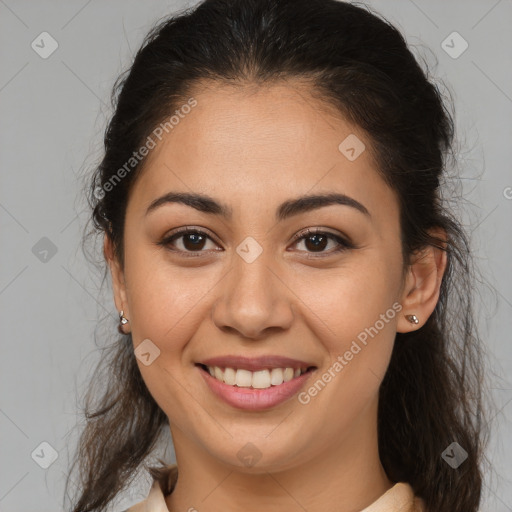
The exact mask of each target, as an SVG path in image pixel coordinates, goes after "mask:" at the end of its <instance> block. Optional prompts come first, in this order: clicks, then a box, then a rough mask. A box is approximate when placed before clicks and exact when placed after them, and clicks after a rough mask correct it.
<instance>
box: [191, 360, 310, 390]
mask: <svg viewBox="0 0 512 512" xmlns="http://www.w3.org/2000/svg"><path fill="white" fill-rule="evenodd" d="M201 367H202V368H203V369H204V370H206V371H208V373H209V374H210V375H211V376H212V377H213V378H215V379H217V380H218V381H220V382H224V383H225V384H228V385H229V386H237V387H240V388H253V389H267V388H269V387H271V386H280V385H281V384H283V382H288V381H290V380H292V379H294V378H297V377H300V376H301V375H302V374H304V373H306V372H307V371H308V368H272V369H266V370H259V371H254V372H253V371H250V370H245V369H242V368H238V369H235V368H224V369H223V368H220V367H219V366H207V365H201Z"/></svg>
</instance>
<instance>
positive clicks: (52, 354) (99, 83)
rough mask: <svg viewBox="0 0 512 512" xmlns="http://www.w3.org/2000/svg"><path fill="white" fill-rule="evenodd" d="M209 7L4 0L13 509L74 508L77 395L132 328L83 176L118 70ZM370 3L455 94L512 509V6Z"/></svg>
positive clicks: (496, 458)
mask: <svg viewBox="0 0 512 512" xmlns="http://www.w3.org/2000/svg"><path fill="white" fill-rule="evenodd" d="M193 3H194V2H191V3H190V4H185V3H184V2H165V1H156V0H152V1H147V2H141V1H133V0H132V1H126V0H124V1H121V0H115V1H114V0H111V1H108V2H106V1H103V2H100V1H99V0H89V1H86V0H80V1H77V0H73V1H67V2H64V1H60V2H59V1H50V0H45V1H38V2H36V1H35V0H33V1H23V0H16V1H15V0H0V59H1V70H2V73H1V78H0V109H1V114H0V130H1V140H0V158H1V175H0V226H1V231H0V236H1V247H2V248H3V250H2V251H0V262H1V271H0V327H1V343H2V351H1V357H0V382H1V387H0V390H1V397H0V432H1V436H0V460H1V473H0V510H1V511H2V512H14V511H24V512H27V511H30V510H38V511H50V510H51V511H55V510H62V492H63V484H64V474H65V472H66V468H67V464H68V458H69V447H70V446H73V444H72V443H73V441H74V440H75V438H76V431H74V430H72V428H73V426H74V425H75V423H76V421H77V396H79V395H80V394H82V393H83V389H84V387H83V386H84V385H85V383H86V382H87V378H88V376H89V375H90V371H91V368H92V367H93V366H94V364H95V363H96V361H97V360H98V352H97V350H96V345H95V341H94V334H95V328H96V325H97V323H98V319H99V318H105V319H106V320H107V321H106V322H104V323H103V324H104V327H105V329H114V328H115V325H116V312H115V308H114V304H113V301H112V298H111V294H110V290H108V289H105V287H104V288H103V291H101V292H100V284H101V283H100V278H99V274H98V273H97V272H96V271H95V270H94V269H93V268H91V267H90V265H88V264H87V263H86V261H85V259H84V257H83V254H82V252H81V249H80V245H79V244H80V236H81V234H82V231H83V228H84V225H85V222H86V221H87V214H88V212H87V210H86V208H85V203H84V201H83V198H82V197H81V196H80V194H81V191H82V188H81V187H82V177H83V175H84V174H87V173H88V172H90V170H91V169H92V167H93V165H94V163H95V162H97V161H98V159H99V157H100V156H101V149H102V136H103V130H104V127H105V123H106V120H107V119H108V116H109V114H110V107H109V97H110V90H111V87H112V84H113V82H114V80H115V78H116V77H117V76H118V74H119V73H120V72H121V71H122V70H124V69H125V68H126V67H127V66H128V65H129V64H130V59H131V56H132V55H133V51H135V50H136V49H137V48H138V46H139V44H140V43H141V41H142V38H143V37H144V35H145V34H146V32H147V31H148V30H149V29H150V28H151V27H152V25H153V23H154V22H155V21H156V20H157V19H158V18H159V17H161V16H164V15H166V14H168V13H171V12H173V11H174V10H176V9H178V8H182V7H185V6H186V5H192V4H193ZM368 5H371V6H373V7H374V8H375V9H376V10H378V11H380V12H381V13H382V14H384V15H385V16H386V17H387V18H388V19H389V20H390V21H392V22H394V23H395V24H396V25H398V27H399V28H401V30H402V31H403V32H404V34H405V35H406V37H407V39H408V41H409V43H410V44H411V45H412V46H413V47H414V51H415V52H416V53H417V54H419V55H423V56H424V57H425V58H426V60H427V62H429V63H430V64H435V60H436V59H437V61H438V66H437V68H435V69H434V68H433V74H434V76H435V77H438V78H440V79H442V80H444V81H445V82H446V83H447V85H448V87H449V89H450V90H451V91H452V94H453V96H454V100H455V107H456V112H457V128H458V137H459V149H460V153H459V169H460V173H461V174H462V177H463V181H462V183H463V187H464V188H463V192H464V198H465V203H464V205H463V208H462V210H461V212H460V213H461V215H462V216H463V218H464V220H465V224H466V225H467V227H468V230H469V231H471V232H472V233H473V244H474V251H475V258H476V262H477V264H478V265H479V267H480V269H481V271H482V273H483V275H484V278H485V281H486V283H487V284H485V283H484V285H482V286H480V289H479V296H480V300H479V303H478V307H479V314H480V327H481V334H482V337H483V339H484V340H485V343H486V347H487V350H488V357H489V364H490V366H491V368H492V369H493V371H494V373H495V374H496V378H494V380H493V382H492V388H493V389H492V393H493V396H494V399H495V402H496V405H497V409H496V411H495V413H494V416H495V419H494V425H495V428H494V430H493V435H492V442H491V445H490V448H489V451H488V454H489V457H490V459H491V463H492V471H489V472H488V473H487V481H486V487H485V495H486V497H485V502H484V504H483V506H482V510H483V511H512V485H511V479H512V462H511V461H512V435H511V432H512V428H511V423H510V417H511V414H512V405H511V404H510V402H511V401H512V389H511V388H512V385H511V379H510V375H511V370H512V346H511V344H510V327H511V322H510V318H511V316H512V286H511V285H512V280H511V268H510V261H511V255H512V236H511V235H512V227H511V225H512V223H511V219H512V188H510V187H512V172H511V167H510V166H511V164H510V162H511V161H512V151H511V146H512V122H511V114H512V88H511V84H512V66H511V65H510V64H511V61H512V58H511V55H512V52H511V49H512V45H511V43H512V32H511V29H510V27H511V21H512V2H511V1H510V0H500V1H494V0H493V1H483V0H482V1H457V2H447V1H443V0H436V1H431V2H428V3H427V2H422V3H421V4H420V2H419V0H416V1H414V2H413V1H410V0H394V1H387V2H385V3H384V2H378V1H373V2H369V3H368ZM44 31H46V32H48V33H49V34H51V36H52V37H53V38H54V39H55V40H56V41H57V42H58V45H59V46H58V49H57V50H56V51H55V52H54V53H53V54H52V55H51V56H50V57H48V58H46V59H43V58H41V57H40V56H39V55H38V53H36V51H34V50H33V49H32V47H31V43H32V41H34V40H36V38H37V37H38V36H39V34H41V33H42V32H44ZM454 31H457V32H458V33H459V34H460V35H461V36H462V37H463V38H464V40H466V41H467V43H468V45H469V46H468V48H467V50H466V51H465V52H464V53H462V54H461V55H460V56H458V57H457V58H453V55H452V56H450V55H449V54H448V53H446V51H445V50H444V49H443V47H442V46H441V45H442V42H443V41H444V40H446V38H447V37H448V36H449V35H450V34H451V33H452V32H454ZM456 37H457V36H456ZM452 39H453V37H452ZM38 40H40V39H38ZM450 41H451V39H450V38H449V39H448V42H447V43H445V44H449V45H450V46H453V48H452V49H451V50H450V51H451V52H452V54H453V52H459V51H460V50H461V49H462V46H461V44H462V40H460V39H457V38H455V39H453V41H454V42H453V43H451V42H450ZM36 42H37V40H36ZM45 48H46V49H48V48H49V43H48V40H47V43H46V44H45ZM429 49H430V50H429ZM43 237H46V238H48V239H49V240H50V241H51V244H49V242H48V241H47V240H43V241H40V240H41V239H42V238H43ZM52 244H53V245H52ZM34 246H35V249H34ZM53 246H54V251H55V250H56V251H57V252H56V253H55V254H53V253H52V250H51V249H52V247H53ZM45 249H46V250H49V252H48V253H47V254H46V253H44V250H45ZM101 333H102V331H101V330H100V331H97V335H98V336H99V341H98V342H99V343H101ZM42 442H47V443H49V444H50V445H51V446H52V447H53V448H54V449H55V450H56V452H57V453H58V458H57V459H56V461H55V462H54V463H53V464H51V465H50V466H49V468H48V469H43V468H42V467H40V466H39V465H38V464H36V462H35V461H34V460H33V458H32V457H31V454H32V453H33V452H34V450H36V451H35V455H34V459H36V460H38V461H39V462H42V463H44V462H45V461H46V462H49V461H50V459H49V456H50V454H51V450H50V449H48V447H46V448H45V447H43V448H41V447H40V443H42ZM41 449H42V450H43V451H41ZM37 454H39V458H38V457H37ZM43 454H44V455H43ZM148 484H149V481H148V480H147V479H144V478H142V479H141V480H140V482H139V485H138V486H137V487H134V488H133V490H132V491H130V492H129V493H127V494H126V495H125V496H124V503H120V504H119V507H122V506H123V505H129V504H131V503H133V502H134V501H137V500H139V499H141V498H142V496H144V495H145V493H146V492H147V488H148V487H147V486H148ZM117 510H120V508H117Z"/></svg>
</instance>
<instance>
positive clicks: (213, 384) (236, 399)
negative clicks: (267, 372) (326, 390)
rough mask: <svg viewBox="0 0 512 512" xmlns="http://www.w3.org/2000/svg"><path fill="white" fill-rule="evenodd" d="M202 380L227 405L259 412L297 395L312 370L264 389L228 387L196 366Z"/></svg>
mask: <svg viewBox="0 0 512 512" xmlns="http://www.w3.org/2000/svg"><path fill="white" fill-rule="evenodd" d="M196 368H197V369H198V370H199V372H200V373H201V375H202V376H203V379H204V380H205V381H206V384H208V386H209V388H210V389H211V391H213V393H214V394H215V395H217V396H218V397H219V398H221V399H222V400H224V401H225V402H226V403H228V404H229V405H231V406H233V407H236V408H238V409H245V410H251V411H261V410H264V409H269V408H270V407H275V406H276V405H279V404H281V403H283V402H285V401H286V400H288V399H289V398H290V397H292V396H293V395H295V394H296V393H298V391H299V390H300V389H301V388H302V387H303V386H304V383H305V382H306V380H308V378H309V377H310V376H311V374H312V373H313V372H314V370H309V371H307V372H306V373H303V374H302V375H300V376H299V377H295V378H293V379H292V380H289V381H288V382H283V383H282V384H279V386H270V387H269V388H265V389H255V388H242V387H238V386H230V385H229V384H226V383H225V382H221V381H220V380H217V379H216V378H215V377H212V376H211V375H210V373H209V372H208V371H205V370H204V369H203V368H201V367H200V366H196Z"/></svg>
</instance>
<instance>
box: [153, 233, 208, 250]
mask: <svg viewBox="0 0 512 512" xmlns="http://www.w3.org/2000/svg"><path fill="white" fill-rule="evenodd" d="M208 240H210V241H212V240H211V238H210V236H208V235H207V234H206V233H205V232H204V231H199V230H197V229H188V228H185V229H182V230H180V231H178V232H175V233H174V234H172V235H170V236H168V237H166V238H164V239H163V240H162V241H161V242H159V245H162V246H164V247H167V248H169V249H170V250H172V251H176V252H182V253H187V252H190V253H194V252H206V251H204V250H203V249H204V248H205V245H206V243H207V242H208ZM212 242H213V241H212Z"/></svg>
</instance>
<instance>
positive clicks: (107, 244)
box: [103, 233, 130, 318]
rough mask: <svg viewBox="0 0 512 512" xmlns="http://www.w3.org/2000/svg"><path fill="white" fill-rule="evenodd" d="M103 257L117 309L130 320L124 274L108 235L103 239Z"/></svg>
mask: <svg viewBox="0 0 512 512" xmlns="http://www.w3.org/2000/svg"><path fill="white" fill-rule="evenodd" d="M103 255H104V256H105V260H106V262H107V264H108V266H109V268H110V275H111V277H112V290H113V292H114V302H115V305H116V309H117V311H122V312H123V316H124V317H126V318H130V313H129V310H128V301H127V298H126V286H125V281H124V272H123V269H122V268H121V265H120V264H119V261H118V260H117V258H116V256H115V253H114V248H113V244H112V240H111V239H110V237H109V236H108V235H107V234H106V233H105V236H104V239H103Z"/></svg>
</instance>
